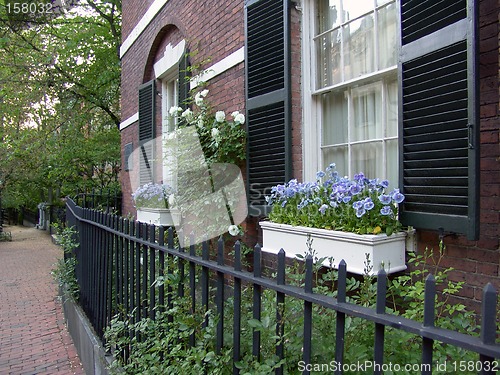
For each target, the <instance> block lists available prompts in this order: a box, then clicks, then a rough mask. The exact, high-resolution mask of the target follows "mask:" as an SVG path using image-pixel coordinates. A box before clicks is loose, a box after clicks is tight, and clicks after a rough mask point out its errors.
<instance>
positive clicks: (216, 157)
mask: <svg viewBox="0 0 500 375" xmlns="http://www.w3.org/2000/svg"><path fill="white" fill-rule="evenodd" d="M208 92H209V90H206V89H205V90H202V91H199V92H197V93H196V94H195V96H194V98H193V99H192V108H187V109H183V108H182V107H172V108H170V110H169V114H170V116H171V117H172V118H177V119H178V124H179V126H188V125H193V126H196V130H197V132H198V136H199V138H200V143H201V147H202V149H203V153H204V154H205V158H206V161H207V163H208V164H209V165H211V164H213V163H229V164H236V165H239V164H240V163H241V162H242V161H243V160H245V157H246V149H245V142H246V132H245V129H244V127H243V125H244V124H245V115H244V114H242V113H240V112H239V111H234V112H232V113H231V116H230V117H232V120H228V116H227V115H226V113H225V112H224V111H215V113H214V111H213V110H212V108H211V107H210V105H209V104H208V103H207V100H206V99H205V98H206V96H207V95H208Z"/></svg>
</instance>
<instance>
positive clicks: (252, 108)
mask: <svg viewBox="0 0 500 375" xmlns="http://www.w3.org/2000/svg"><path fill="white" fill-rule="evenodd" d="M289 6H290V5H289V0H280V1H277V0H253V1H245V33H246V46H245V62H246V64H245V81H246V88H245V91H246V93H245V94H246V112H247V133H248V149H247V191H248V192H249V194H248V196H249V214H250V215H260V214H265V213H266V212H267V210H268V207H267V205H266V201H265V195H266V194H269V193H270V188H271V187H272V186H274V185H276V184H282V183H284V182H286V181H287V180H289V179H290V178H291V157H290V154H291V134H290V128H291V126H290V123H291V113H290V111H291V101H290V96H291V94H290V92H291V91H290V26H289V25H290V15H289Z"/></svg>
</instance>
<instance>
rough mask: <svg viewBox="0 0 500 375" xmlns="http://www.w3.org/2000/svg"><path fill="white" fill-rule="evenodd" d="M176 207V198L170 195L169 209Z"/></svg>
mask: <svg viewBox="0 0 500 375" xmlns="http://www.w3.org/2000/svg"><path fill="white" fill-rule="evenodd" d="M173 206H175V196H174V195H173V194H170V195H169V196H168V207H173Z"/></svg>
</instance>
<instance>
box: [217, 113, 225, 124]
mask: <svg viewBox="0 0 500 375" xmlns="http://www.w3.org/2000/svg"><path fill="white" fill-rule="evenodd" d="M225 119H226V114H225V113H224V111H217V112H215V121H217V122H224V120H225Z"/></svg>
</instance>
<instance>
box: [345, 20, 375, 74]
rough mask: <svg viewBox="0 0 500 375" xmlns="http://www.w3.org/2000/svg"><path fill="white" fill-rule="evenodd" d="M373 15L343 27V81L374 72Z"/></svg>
mask: <svg viewBox="0 0 500 375" xmlns="http://www.w3.org/2000/svg"><path fill="white" fill-rule="evenodd" d="M373 25H374V21H373V14H370V15H367V16H366V17H363V18H360V19H358V20H356V21H353V22H351V23H349V24H347V25H346V26H344V29H343V32H344V64H345V79H352V78H357V77H359V76H361V75H363V74H367V73H370V72H373V71H374V68H375V67H374V65H375V64H374V52H375V50H374V46H375V44H374V27H373Z"/></svg>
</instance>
